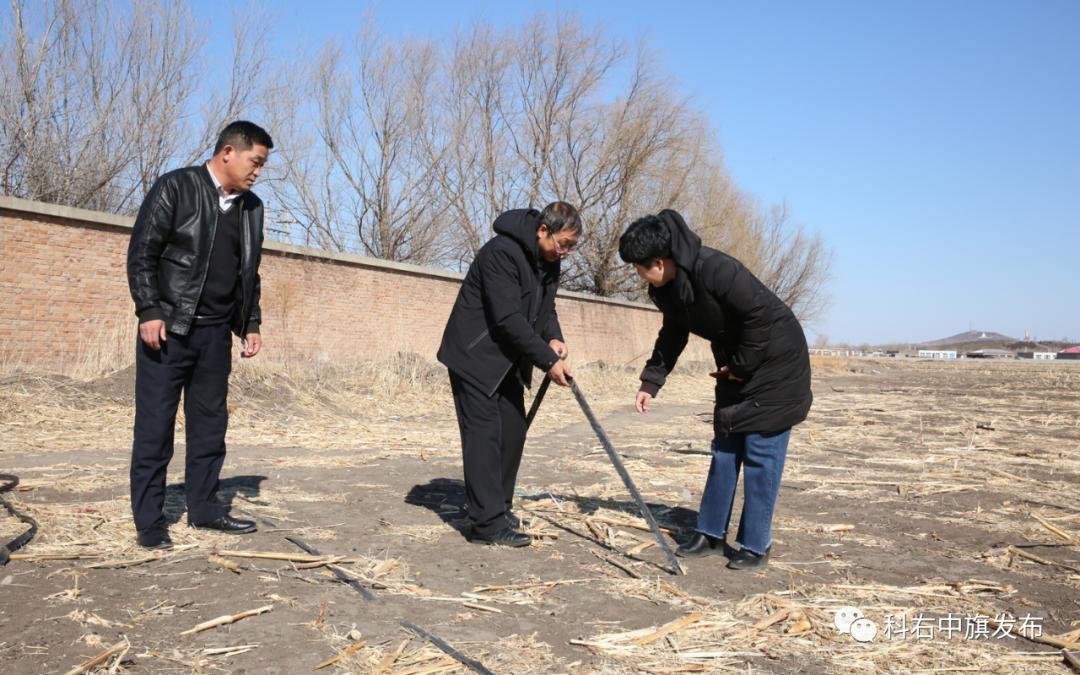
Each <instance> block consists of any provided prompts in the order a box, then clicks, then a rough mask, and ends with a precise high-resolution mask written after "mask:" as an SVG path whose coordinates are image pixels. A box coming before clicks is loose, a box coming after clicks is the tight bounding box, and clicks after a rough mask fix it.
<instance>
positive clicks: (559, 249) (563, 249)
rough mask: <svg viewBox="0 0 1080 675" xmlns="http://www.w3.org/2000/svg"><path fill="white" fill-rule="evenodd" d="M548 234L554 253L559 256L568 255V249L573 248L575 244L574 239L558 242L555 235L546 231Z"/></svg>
mask: <svg viewBox="0 0 1080 675" xmlns="http://www.w3.org/2000/svg"><path fill="white" fill-rule="evenodd" d="M548 236H549V237H551V243H552V244H554V245H555V254H556V255H558V256H559V257H562V256H565V255H569V254H570V251H572V250H574V246H576V245H577V242H576V241H571V242H570V243H566V241H565V240H564V241H563V242H560V241H559V240H558V239H556V238H555V235H554V234H551V233H550V232H549V233H548Z"/></svg>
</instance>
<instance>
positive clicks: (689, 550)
mask: <svg viewBox="0 0 1080 675" xmlns="http://www.w3.org/2000/svg"><path fill="white" fill-rule="evenodd" d="M726 549H727V545H726V544H725V543H724V540H723V539H717V538H716V537H711V536H709V535H707V534H704V533H701V532H695V533H694V536H693V537H691V539H690V541H688V542H686V543H685V544H682V545H681V546H679V548H677V549H675V555H677V556H679V557H680V558H699V557H701V556H706V555H724V551H725V550H726Z"/></svg>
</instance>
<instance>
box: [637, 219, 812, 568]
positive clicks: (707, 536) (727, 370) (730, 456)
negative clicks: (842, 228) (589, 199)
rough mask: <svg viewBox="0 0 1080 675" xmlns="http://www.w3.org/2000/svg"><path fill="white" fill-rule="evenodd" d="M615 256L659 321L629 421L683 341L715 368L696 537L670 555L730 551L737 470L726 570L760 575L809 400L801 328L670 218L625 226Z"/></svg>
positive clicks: (738, 269) (737, 267)
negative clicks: (704, 350)
mask: <svg viewBox="0 0 1080 675" xmlns="http://www.w3.org/2000/svg"><path fill="white" fill-rule="evenodd" d="M619 255H620V257H621V258H622V259H623V261H624V262H628V263H633V265H634V268H635V271H636V272H637V273H638V276H640V277H641V278H642V279H644V280H645V281H647V282H648V283H649V297H650V298H651V299H652V301H653V303H655V304H656V306H657V307H658V308H659V309H660V311H661V312H662V313H663V317H664V319H663V325H662V327H661V328H660V334H659V336H658V337H657V339H656V344H655V347H654V349H653V353H652V357H651V358H650V359H649V360H648V361H647V362H646V364H645V369H644V370H643V371H642V373H641V388H640V390H639V391H638V393H637V398H636V400H635V407H636V408H637V410H638V412H640V413H647V412H648V411H649V402H650V401H651V400H652V398H653V397H654V396H656V394H657V392H658V391H659V390H660V387H662V386H663V385H664V381H665V379H666V377H667V375H668V374H669V373H670V372H671V371H672V369H673V368H674V367H675V362H676V361H677V360H678V358H679V355H680V354H681V353H682V350H683V348H684V347H686V343H687V340H688V339H689V336H690V334H691V333H693V334H694V335H698V336H700V337H703V338H705V339H706V340H708V341H709V343H710V346H711V347H712V352H713V357H714V358H715V360H716V366H717V371H716V372H715V373H712V375H713V377H715V378H716V388H715V390H716V404H715V407H714V410H713V432H714V439H713V445H712V464H711V465H710V467H709V477H708V480H707V481H706V483H705V490H704V492H703V494H702V497H701V508H700V509H699V511H698V524H697V531H696V532H695V535H694V537H693V538H692V539H691V540H690V541H689V542H687V543H686V544H684V545H682V546H680V547H679V549H678V551H677V552H678V553H679V554H680V555H682V556H686V557H689V556H702V555H711V554H716V553H727V552H729V551H730V549H727V548H726V545H725V537H726V535H727V529H728V522H729V521H730V519H731V510H732V505H733V501H734V499H735V487H736V484H737V482H738V477H739V471H740V469H741V470H742V472H743V491H744V494H745V499H744V504H743V511H742V517H741V518H740V520H739V534H738V537H737V541H738V543H739V544H740V545H741V549H740V550H739V551H737V552H732V553H731V560H730V561H729V562H728V567H730V568H732V569H761V568H764V567H765V566H766V565H767V564H768V557H769V550H770V547H771V545H772V518H773V511H774V509H775V506H776V498H777V495H778V493H779V491H780V476H781V474H782V473H783V471H784V459H785V457H786V454H787V445H788V439H789V438H790V435H791V427H792V426H794V425H796V424H798V423H799V422H802V421H803V420H804V419H806V416H807V414H808V413H809V411H810V404H811V402H812V400H813V396H812V394H811V392H810V356H809V352H808V350H807V346H806V338H805V337H804V335H803V331H802V327H801V326H800V325H799V322H798V320H797V319H796V318H795V315H794V314H793V313H792V312H791V309H789V308H788V306H787V305H785V304H784V302H783V301H782V300H780V299H779V298H778V297H776V295H775V294H774V293H773V292H772V291H770V290H769V289H768V288H766V286H765V285H764V284H762V283H761V281H759V280H758V279H757V278H756V277H755V276H754V275H753V274H751V273H750V271H749V270H747V269H746V267H744V266H743V264H742V263H740V262H739V261H738V260H736V259H735V258H732V257H731V256H729V255H726V254H724V253H721V252H720V251H717V250H715V249H711V248H708V247H706V246H702V245H701V239H700V238H699V237H698V236H697V235H696V234H694V233H693V232H692V231H691V230H690V228H689V227H687V226H686V223H685V222H684V221H683V219H682V216H680V215H679V214H678V213H677V212H675V211H672V210H670V209H669V210H665V211H661V212H660V214H659V215H658V216H646V217H644V218H641V219H639V220H637V221H635V222H634V223H632V224H631V225H630V227H628V228H627V230H626V232H625V233H624V234H623V236H622V238H621V239H620V240H619Z"/></svg>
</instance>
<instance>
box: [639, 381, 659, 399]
mask: <svg viewBox="0 0 1080 675" xmlns="http://www.w3.org/2000/svg"><path fill="white" fill-rule="evenodd" d="M639 391H643V392H645V393H646V394H648V395H649V396H652V397H653V398H656V395H657V394H658V393H660V385H658V384H657V383H655V382H649V381H648V380H642V381H641V389H640V390H639Z"/></svg>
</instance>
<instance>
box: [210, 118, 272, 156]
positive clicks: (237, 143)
mask: <svg viewBox="0 0 1080 675" xmlns="http://www.w3.org/2000/svg"><path fill="white" fill-rule="evenodd" d="M226 145H231V146H233V147H234V148H236V149H237V150H250V149H251V146H253V145H263V146H266V149H267V150H271V149H273V147H274V139H272V138H270V134H268V133H266V129H263V128H262V127H260V126H259V125H258V124H255V123H254V122H248V121H246V120H237V121H235V122H230V123H229V124H228V126H226V127H225V128H224V129H222V130H221V133H220V134H218V139H217V145H215V146H214V154H215V155H216V154H218V153H219V152H221V151H222V150H224V149H225V146H226Z"/></svg>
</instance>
